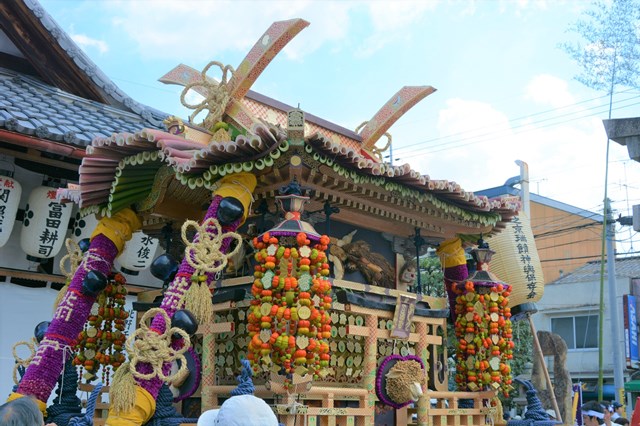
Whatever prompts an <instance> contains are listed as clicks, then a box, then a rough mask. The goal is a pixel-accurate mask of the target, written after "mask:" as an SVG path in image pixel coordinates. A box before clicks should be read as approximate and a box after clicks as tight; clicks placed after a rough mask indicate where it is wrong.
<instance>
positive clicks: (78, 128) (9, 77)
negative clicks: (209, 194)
mask: <svg viewBox="0 0 640 426" xmlns="http://www.w3.org/2000/svg"><path fill="white" fill-rule="evenodd" d="M141 128H156V129H160V128H163V126H162V122H161V121H160V120H158V119H157V117H155V116H154V115H153V114H152V113H150V112H149V111H147V110H144V111H143V112H142V114H140V115H138V114H134V113H132V112H127V111H123V110H121V109H118V108H114V107H110V106H107V105H104V104H101V103H98V102H94V101H89V100H86V99H83V98H80V97H77V96H74V95H71V94H69V93H66V92H63V91H61V90H60V89H58V88H55V87H52V86H49V85H47V84H45V83H43V82H42V81H40V80H38V79H36V78H34V77H30V76H26V75H24V74H20V73H17V72H15V71H11V70H7V69H4V68H0V129H6V130H9V131H12V132H16V133H21V134H25V135H29V136H34V137H37V138H39V139H45V140H50V141H55V142H61V143H67V144H70V145H76V146H82V147H85V146H88V145H90V144H91V141H92V140H93V139H94V138H97V137H110V136H111V135H112V134H113V133H116V132H132V133H133V132H135V131H137V130H139V129H141Z"/></svg>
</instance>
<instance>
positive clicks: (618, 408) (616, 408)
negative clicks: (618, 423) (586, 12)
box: [611, 401, 624, 416]
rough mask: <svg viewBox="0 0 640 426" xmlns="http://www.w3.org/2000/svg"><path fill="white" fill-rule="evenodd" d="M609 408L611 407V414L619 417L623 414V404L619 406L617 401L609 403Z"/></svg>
mask: <svg viewBox="0 0 640 426" xmlns="http://www.w3.org/2000/svg"><path fill="white" fill-rule="evenodd" d="M611 406H612V407H613V412H614V413H618V414H619V415H621V416H622V415H623V414H624V405H623V404H620V403H619V402H618V401H613V402H612V403H611Z"/></svg>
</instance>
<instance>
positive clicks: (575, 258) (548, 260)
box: [540, 253, 600, 263]
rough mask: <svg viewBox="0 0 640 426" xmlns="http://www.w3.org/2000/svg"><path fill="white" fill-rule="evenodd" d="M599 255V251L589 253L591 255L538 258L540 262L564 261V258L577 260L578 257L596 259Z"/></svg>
mask: <svg viewBox="0 0 640 426" xmlns="http://www.w3.org/2000/svg"><path fill="white" fill-rule="evenodd" d="M599 257H600V253H597V254H594V255H591V256H576V257H560V258H557V259H544V260H540V263H543V262H560V261H565V260H578V259H597V258H599Z"/></svg>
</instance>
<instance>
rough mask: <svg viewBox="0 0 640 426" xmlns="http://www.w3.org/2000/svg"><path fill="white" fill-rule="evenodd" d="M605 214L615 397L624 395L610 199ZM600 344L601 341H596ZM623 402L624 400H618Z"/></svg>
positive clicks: (613, 222) (613, 229) (613, 224)
mask: <svg viewBox="0 0 640 426" xmlns="http://www.w3.org/2000/svg"><path fill="white" fill-rule="evenodd" d="M605 216H606V218H607V219H606V220H607V226H608V228H609V229H607V284H608V286H609V317H610V320H611V340H612V346H613V383H614V386H615V388H616V399H619V398H620V396H621V395H624V393H623V392H624V380H623V378H622V355H621V353H620V344H619V343H620V342H619V336H620V324H619V322H618V291H617V288H616V252H615V246H614V244H615V236H616V222H615V221H614V220H613V217H612V215H611V201H610V200H609V199H608V198H607V199H606V200H605ZM598 344H599V345H602V344H603V342H598ZM620 402H621V403H623V404H624V401H620Z"/></svg>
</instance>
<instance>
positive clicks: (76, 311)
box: [17, 234, 118, 402]
mask: <svg viewBox="0 0 640 426" xmlns="http://www.w3.org/2000/svg"><path fill="white" fill-rule="evenodd" d="M89 253H90V256H89V257H85V258H84V260H83V261H82V263H81V264H80V266H79V267H78V269H77V271H76V272H75V275H74V276H73V279H72V280H71V283H70V285H69V290H68V291H67V293H66V295H65V296H64V298H63V299H62V300H61V301H60V304H59V305H58V308H57V309H56V312H55V314H54V316H53V319H52V320H51V324H50V325H49V328H48V329H47V332H46V333H45V336H44V338H43V339H42V342H41V344H40V346H38V350H37V352H36V355H35V357H34V359H33V361H32V362H31V364H30V365H29V367H27V371H26V373H25V375H24V378H23V379H22V381H21V382H20V386H18V391H17V392H18V393H20V394H22V395H33V396H35V397H36V398H38V400H40V401H43V402H46V401H47V400H48V399H49V395H51V392H52V391H53V388H54V387H55V386H56V383H57V380H58V377H59V376H60V373H61V372H62V367H63V365H64V361H65V360H66V359H69V358H70V357H72V356H73V353H72V352H71V351H69V350H67V349H66V347H67V346H69V347H73V345H75V342H76V338H77V337H78V334H79V333H80V331H82V327H83V326H84V323H85V322H86V321H87V318H89V313H90V312H91V307H92V306H93V303H94V302H95V299H96V298H95V297H91V296H88V295H85V294H82V292H81V291H80V290H81V288H82V281H83V280H84V277H85V276H86V275H87V272H88V271H99V272H102V273H103V274H105V275H108V274H109V271H111V267H112V266H113V261H114V259H115V258H116V256H117V255H118V249H117V248H116V246H115V244H113V242H112V241H111V240H110V239H109V238H107V237H105V236H104V235H102V234H100V235H97V236H96V237H94V238H93V240H91V245H90V246H89Z"/></svg>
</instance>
